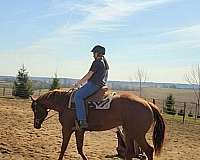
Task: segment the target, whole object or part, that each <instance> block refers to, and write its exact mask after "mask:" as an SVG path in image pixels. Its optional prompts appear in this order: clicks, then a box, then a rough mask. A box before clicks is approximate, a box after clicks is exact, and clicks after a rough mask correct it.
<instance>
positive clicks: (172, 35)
mask: <svg viewBox="0 0 200 160" xmlns="http://www.w3.org/2000/svg"><path fill="white" fill-rule="evenodd" d="M157 37H158V38H160V39H162V38H167V39H169V40H170V41H169V42H168V44H166V45H169V44H173V45H174V46H177V45H179V46H182V47H187V48H200V24H196V25H191V26H183V27H177V28H174V29H171V30H169V31H165V32H162V33H160V34H158V35H157Z"/></svg>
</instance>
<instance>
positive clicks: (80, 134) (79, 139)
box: [75, 130, 87, 160]
mask: <svg viewBox="0 0 200 160" xmlns="http://www.w3.org/2000/svg"><path fill="white" fill-rule="evenodd" d="M84 133H85V131H84V130H78V131H76V132H75V136H76V145H77V150H78V153H79V154H80V155H81V157H82V158H83V160H87V158H86V156H85V155H84V153H83V141H84Z"/></svg>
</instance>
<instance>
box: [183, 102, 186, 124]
mask: <svg viewBox="0 0 200 160" xmlns="http://www.w3.org/2000/svg"><path fill="white" fill-rule="evenodd" d="M183 111H184V113H183V123H184V122H185V111H186V103H185V102H184V110H183Z"/></svg>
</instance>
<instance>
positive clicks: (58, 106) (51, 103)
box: [44, 97, 68, 112]
mask: <svg viewBox="0 0 200 160" xmlns="http://www.w3.org/2000/svg"><path fill="white" fill-rule="evenodd" d="M44 103H45V105H46V107H47V109H52V110H55V111H57V112H62V111H63V109H64V108H65V107H66V106H67V103H68V102H67V99H65V98H64V97H58V98H52V99H50V98H49V99H47V100H45V102H44Z"/></svg>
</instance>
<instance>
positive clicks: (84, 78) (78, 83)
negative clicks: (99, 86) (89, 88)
mask: <svg viewBox="0 0 200 160" xmlns="http://www.w3.org/2000/svg"><path fill="white" fill-rule="evenodd" d="M93 74H94V72H93V71H89V72H88V73H87V74H86V75H85V76H83V78H81V79H80V80H79V81H78V82H77V85H82V84H83V83H85V82H87V81H88V80H89V79H90V78H91V77H92V75H93Z"/></svg>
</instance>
